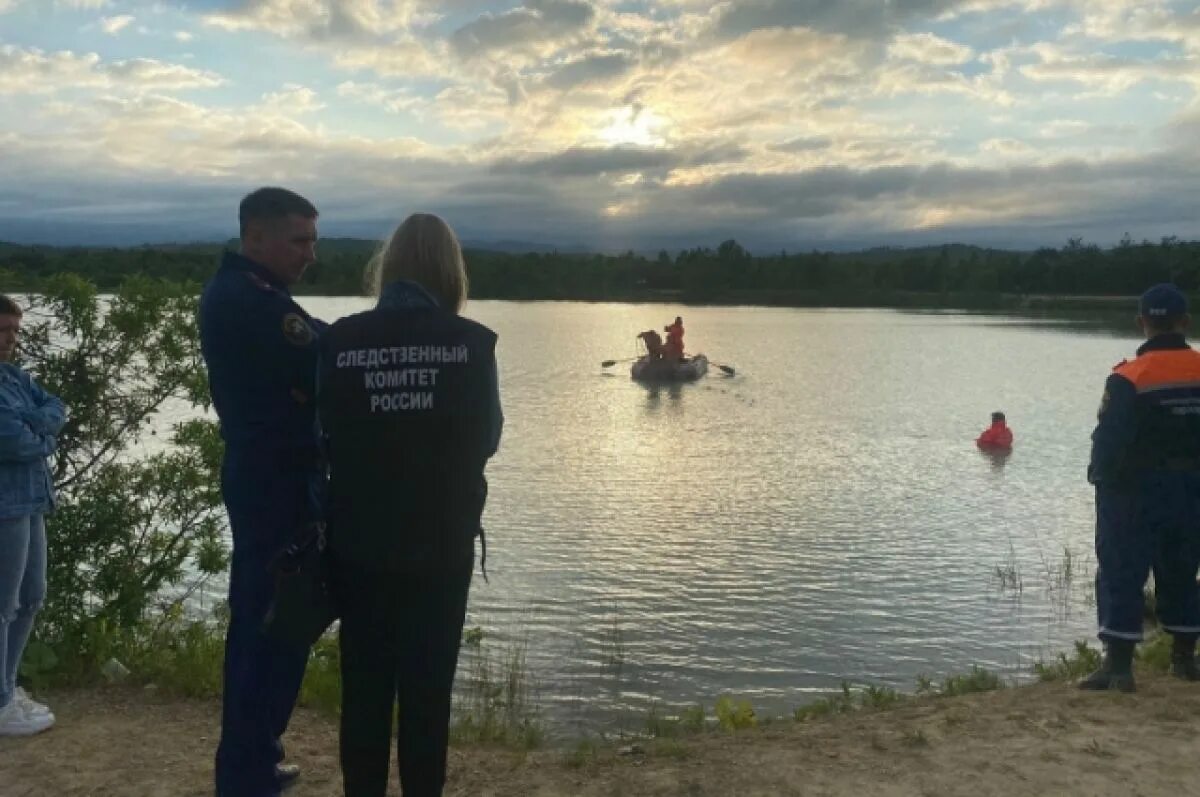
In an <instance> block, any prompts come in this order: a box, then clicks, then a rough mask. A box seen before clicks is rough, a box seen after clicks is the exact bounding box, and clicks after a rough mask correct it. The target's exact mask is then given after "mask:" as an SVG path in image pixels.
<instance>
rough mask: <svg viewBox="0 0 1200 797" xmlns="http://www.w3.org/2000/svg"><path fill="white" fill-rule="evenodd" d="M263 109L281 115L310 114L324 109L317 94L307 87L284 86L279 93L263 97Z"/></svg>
mask: <svg viewBox="0 0 1200 797" xmlns="http://www.w3.org/2000/svg"><path fill="white" fill-rule="evenodd" d="M263 107H264V108H267V109H269V110H271V111H275V112H278V113H281V114H295V115H301V114H310V113H316V112H317V111H320V110H322V109H323V108H325V104H324V103H322V102H321V101H320V100H319V99H317V93H316V92H315V91H313V90H312V89H310V88H309V87H307V86H301V85H298V84H295V83H288V84H286V85H285V86H284V87H283V89H282V90H281V91H275V92H271V93H269V94H266V95H264V96H263Z"/></svg>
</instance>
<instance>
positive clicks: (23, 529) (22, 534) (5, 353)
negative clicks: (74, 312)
mask: <svg viewBox="0 0 1200 797" xmlns="http://www.w3.org/2000/svg"><path fill="white" fill-rule="evenodd" d="M21 316H22V311H21V308H20V306H19V305H18V304H17V303H16V302H14V301H13V300H12V299H10V298H8V297H7V296H0V736H28V735H30V734H34V733H38V732H40V731H44V730H46V729H47V728H49V727H50V726H51V725H53V724H54V715H53V714H52V713H51V712H50V710H49V709H48V708H46V706H44V705H42V704H41V703H38V702H36V701H34V700H33V699H32V698H31V697H29V695H27V694H26V693H25V691H24V690H23V689H21V688H20V687H18V686H17V671H18V669H19V668H20V666H21V655H22V654H23V653H24V652H25V643H26V642H27V641H28V640H29V632H30V631H31V630H32V629H33V618H34V615H36V614H37V610H38V609H39V608H40V607H41V605H42V601H43V599H44V598H45V596H46V527H45V524H44V523H43V520H42V518H43V515H45V513H46V512H48V511H50V509H51V508H53V506H54V487H53V484H52V483H51V479H50V469H49V467H48V466H47V462H46V460H47V457H49V456H50V455H51V454H53V453H54V447H55V443H56V436H57V435H58V433H59V431H60V430H61V429H62V427H63V423H64V421H65V420H66V415H65V411H64V409H63V403H62V401H60V400H59V399H58V398H56V397H55V396H52V395H50V394H49V393H47V392H46V391H45V390H42V388H41V387H40V386H39V385H38V384H37V383H36V382H34V381H33V379H32V378H30V376H29V374H27V373H25V372H24V371H22V370H21V369H20V368H19V367H17V366H16V365H14V364H13V362H12V360H13V358H14V356H15V355H16V349H17V340H18V339H19V337H20V334H21Z"/></svg>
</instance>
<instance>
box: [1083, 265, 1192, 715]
mask: <svg viewBox="0 0 1200 797" xmlns="http://www.w3.org/2000/svg"><path fill="white" fill-rule="evenodd" d="M1189 320H1190V319H1189V316H1188V307H1187V299H1186V298H1185V297H1184V295H1183V294H1182V293H1181V292H1180V291H1179V289H1178V288H1176V287H1175V286H1174V285H1171V284H1169V283H1163V284H1160V285H1155V286H1154V287H1152V288H1150V289H1149V290H1148V291H1146V292H1145V293H1144V294H1142V298H1141V300H1140V302H1139V304H1138V319H1137V322H1138V326H1139V327H1140V328H1141V330H1142V333H1143V334H1144V335H1145V337H1146V342H1145V343H1143V344H1142V345H1141V347H1140V348H1139V349H1138V350H1137V357H1135V358H1134V359H1132V360H1127V361H1123V362H1121V363H1120V364H1119V365H1117V366H1116V367H1115V368H1114V369H1113V370H1112V373H1110V374H1109V375H1108V379H1107V381H1106V382H1105V384H1104V395H1103V397H1102V398H1101V400H1100V410H1099V412H1098V413H1097V419H1096V420H1097V422H1096V430H1095V431H1094V432H1093V433H1092V457H1091V462H1090V463H1089V465H1088V481H1089V482H1091V483H1092V484H1093V485H1095V488H1096V562H1097V564H1098V568H1097V570H1096V610H1097V615H1098V618H1097V619H1098V620H1099V625H1100V632H1099V637H1100V640H1101V641H1102V642H1103V643H1104V648H1105V653H1104V660H1103V662H1102V663H1101V665H1100V668H1099V669H1098V670H1096V672H1094V673H1092V674H1091V675H1089V676H1088V677H1087V678H1085V679H1084V680H1083V681H1082V682H1081V683H1080V684H1079V686H1080V688H1082V689H1087V690H1093V691H1095V690H1108V689H1117V690H1120V691H1122V692H1132V691H1134V680H1133V667H1132V665H1133V652H1134V648H1135V647H1136V646H1137V643H1138V642H1140V641H1141V639H1142V608H1143V606H1142V604H1143V598H1142V589H1143V588H1144V586H1145V584H1146V577H1147V576H1148V575H1149V574H1150V572H1151V571H1153V573H1154V593H1155V598H1156V601H1155V603H1156V610H1157V614H1158V622H1159V625H1160V626H1162V629H1163V630H1164V631H1166V632H1167V633H1168V634H1170V635H1171V641H1172V647H1171V674H1172V675H1174V676H1175V677H1176V678H1181V679H1183V680H1185V681H1198V680H1200V669H1198V668H1197V667H1196V660H1195V651H1196V640H1197V638H1198V637H1200V589H1198V588H1197V585H1196V571H1197V569H1198V568H1200V531H1198V530H1200V503H1198V502H1197V500H1196V496H1197V495H1200V352H1197V351H1195V350H1193V349H1192V348H1191V347H1190V346H1188V344H1187V341H1186V340H1185V339H1184V333H1185V332H1186V331H1187V329H1188V324H1189Z"/></svg>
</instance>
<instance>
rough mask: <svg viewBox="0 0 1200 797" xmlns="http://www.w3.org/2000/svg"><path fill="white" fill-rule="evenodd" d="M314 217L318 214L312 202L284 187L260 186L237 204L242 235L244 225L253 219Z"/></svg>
mask: <svg viewBox="0 0 1200 797" xmlns="http://www.w3.org/2000/svg"><path fill="white" fill-rule="evenodd" d="M293 214H295V215H297V216H302V217H303V218H306V219H315V218H316V217H317V216H318V215H320V214H318V213H317V208H316V206H315V205H313V203H311V202H309V201H308V200H307V199H305V198H304V197H302V196H300V195H299V194H297V193H296V192H294V191H289V190H287V189H286V188H270V187H268V188H260V189H258V190H257V191H252V192H251V193H249V194H247V195H246V197H245V198H244V199H243V200H242V204H241V205H239V206H238V226H239V233H240V234H241V235H242V236H245V234H246V227H247V226H248V225H249V224H250V223H251V222H255V221H268V222H270V221H282V220H283V219H286V218H287V217H288V216H291V215H293Z"/></svg>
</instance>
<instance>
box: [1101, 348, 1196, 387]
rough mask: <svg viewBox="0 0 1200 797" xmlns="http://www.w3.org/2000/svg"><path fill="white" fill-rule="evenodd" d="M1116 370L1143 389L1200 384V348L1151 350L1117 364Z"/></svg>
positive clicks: (1115, 371)
mask: <svg viewBox="0 0 1200 797" xmlns="http://www.w3.org/2000/svg"><path fill="white" fill-rule="evenodd" d="M1114 373H1117V374H1120V375H1121V376H1123V377H1125V378H1126V379H1128V380H1129V381H1130V382H1132V383H1133V386H1134V387H1136V388H1137V391H1138V392H1139V393H1145V392H1147V391H1151V390H1168V389H1172V388H1189V387H1200V352H1198V351H1194V350H1192V349H1162V350H1159V351H1148V352H1146V353H1145V354H1143V355H1142V356H1141V357H1138V358H1137V359H1136V360H1133V361H1131V362H1127V363H1123V364H1121V365H1119V366H1117V367H1116V368H1115V369H1114Z"/></svg>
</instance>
